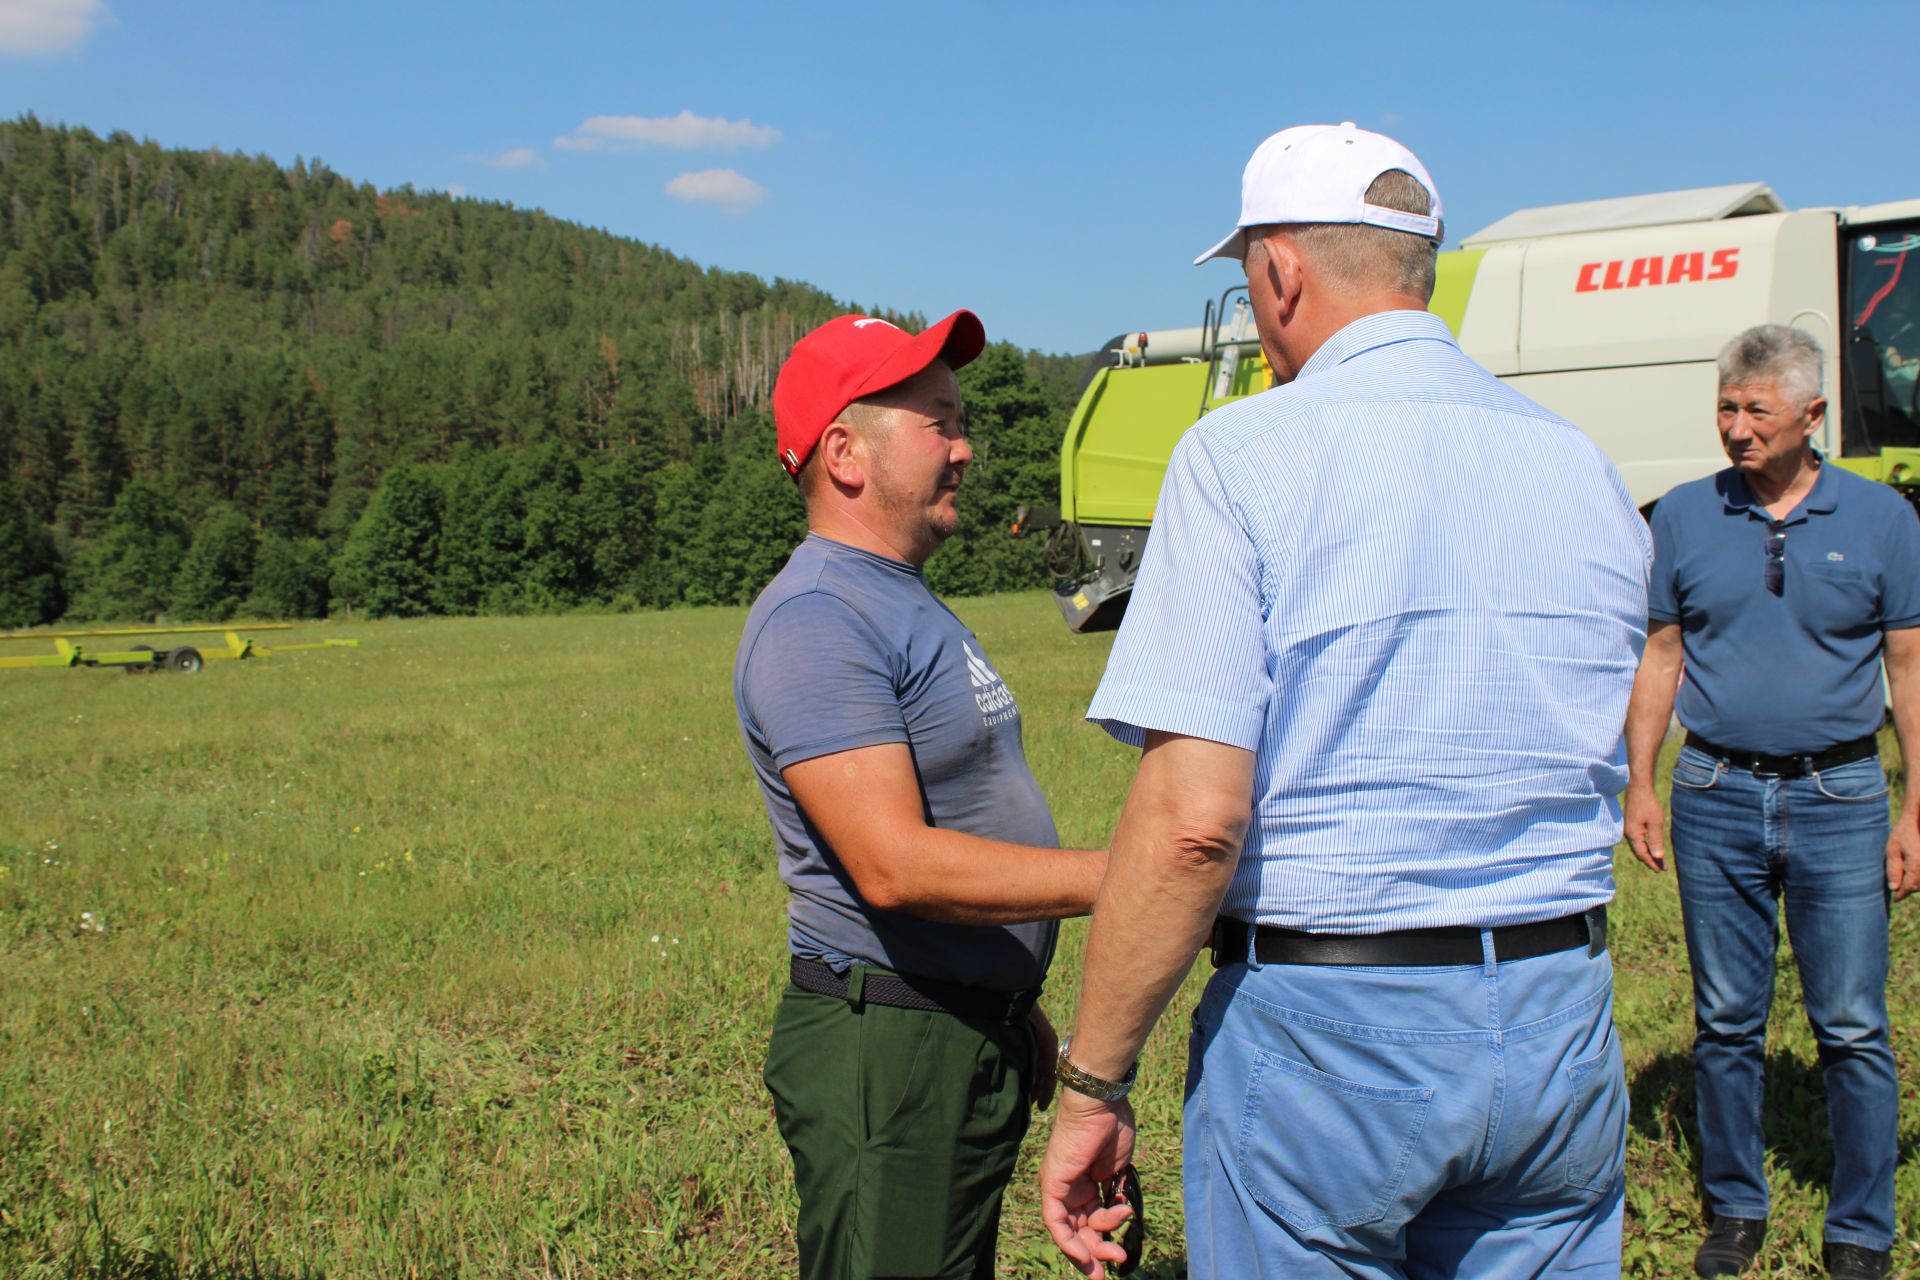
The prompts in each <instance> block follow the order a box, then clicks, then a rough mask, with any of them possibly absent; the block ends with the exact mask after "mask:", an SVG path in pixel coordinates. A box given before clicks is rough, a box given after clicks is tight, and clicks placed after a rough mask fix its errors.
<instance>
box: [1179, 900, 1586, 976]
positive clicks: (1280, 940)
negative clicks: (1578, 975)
mask: <svg viewBox="0 0 1920 1280" xmlns="http://www.w3.org/2000/svg"><path fill="white" fill-rule="evenodd" d="M1249 930H1252V932H1253V956H1254V958H1255V959H1257V960H1258V961H1259V962H1260V963H1261V964H1347V965H1368V966H1374V967H1382V968H1409V967H1413V966H1416V965H1458V964H1479V963H1480V962H1481V960H1482V959H1483V958H1484V957H1483V955H1482V953H1481V949H1480V930H1478V929H1472V928H1467V927H1453V928H1442V929H1402V930H1400V931H1399V932H1397V933H1354V934H1343V933H1308V932H1305V931H1304V930H1300V929H1282V928H1280V927H1279V926H1278V925H1271V924H1263V925H1250V924H1248V923H1247V922H1246V921H1244V920H1230V919H1228V918H1227V917H1226V916H1221V917H1220V918H1219V919H1218V920H1216V921H1214V924H1213V967H1214V968H1216V969H1218V968H1219V967H1220V966H1221V965H1222V964H1231V963H1233V962H1234V961H1237V960H1244V959H1246V957H1247V949H1248V948H1247V933H1248V931H1249ZM1492 933H1493V955H1494V959H1496V960H1525V959H1527V958H1529V957H1530V956H1545V955H1552V954H1553V953H1554V952H1556V951H1572V950H1573V949H1574V948H1576V947H1585V948H1586V950H1587V954H1588V955H1590V956H1597V955H1599V954H1600V953H1601V952H1602V951H1605V950H1606V949H1607V909H1606V908H1605V907H1595V908H1593V909H1592V910H1590V911H1584V912H1582V913H1580V914H1579V915H1575V916H1561V917H1560V918H1559V919H1557V920H1542V921H1540V922H1538V923H1536V924H1511V925H1502V926H1501V927H1500V928H1498V929H1494V930H1492Z"/></svg>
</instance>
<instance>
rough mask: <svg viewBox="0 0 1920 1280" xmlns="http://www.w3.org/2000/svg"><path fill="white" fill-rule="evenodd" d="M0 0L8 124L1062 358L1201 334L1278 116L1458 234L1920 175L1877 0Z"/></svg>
mask: <svg viewBox="0 0 1920 1280" xmlns="http://www.w3.org/2000/svg"><path fill="white" fill-rule="evenodd" d="M1187 12H1188V13H1199V14H1203V15H1205V16H1204V17H1203V18H1201V19H1195V18H1193V17H1183V16H1182V11H1181V9H1180V8H1179V7H1177V6H1174V5H1169V4H1166V3H1164V2H1163V3H1158V4H1140V5H1134V4H1122V3H1115V4H1107V5H1100V6H1091V5H1088V6H1081V5H1072V6H1069V5H1063V4H1062V5H1048V4H1044V3H1032V2H1029V3H1026V4H1002V3H976V4H973V5H966V6H961V5H938V6H936V5H913V4H898V3H896V4H852V5H836V4H830V3H819V4H814V5H774V4H765V5H746V4H735V3H729V2H727V0H701V2H699V3H686V4H676V5H671V6H666V5H657V4H645V3H628V4H612V3H594V2H590V0H574V2H568V0H556V2H555V3H550V4H546V5H538V6H536V5H530V4H529V5H512V4H505V3H485V2H476V0H469V2H468V3H463V4H458V5H454V4H435V3H407V2H406V0H388V2H387V3H384V4H371V3H362V2H361V0H335V2H333V3H329V4H324V5H323V4H312V3H299V4H296V3H292V2H291V0H246V2H245V3H229V2H227V0H193V3H190V4H182V3H157V2H156V0H0V116H6V117H12V116H16V115H19V114H21V113H24V112H28V111H31V112H33V113H35V114H36V115H38V116H39V117H40V118H41V119H42V120H43V121H46V122H50V123H51V122H62V123H70V124H84V125H87V126H90V127H91V128H93V129H96V130H98V131H101V132H107V131H110V130H113V129H125V130H127V131H128V132H130V133H133V134H135V135H138V136H145V137H150V138H153V139H155V140H156V141H159V142H162V143H164V144H167V145H170V146H182V147H201V146H219V147H222V148H224V149H227V150H231V151H246V152H251V153H265V154H267V155H270V156H273V157H275V158H276V159H279V160H282V161H291V160H292V159H293V158H294V157H295V156H307V157H319V158H322V159H324V160H325V161H326V162H327V163H328V164H329V165H330V166H332V167H333V168H334V169H335V170H337V171H338V172H340V173H343V174H345V175H347V176H349V177H352V178H354V179H356V180H361V181H369V182H373V183H375V184H377V185H379V186H383V187H385V186H395V185H399V184H402V183H412V184H413V185H414V186H416V187H422V188H427V187H435V188H451V189H454V190H456V191H464V192H466V193H468V194H471V195H474V196H482V197H487V198H490V199H499V200H507V201H511V202H512V203H514V204H516V205H520V206H523V207H538V208H543V209H545V210H547V211H548V212H549V213H551V214H553V215H555V216H557V217H561V218H566V219H570V220H573V221H578V222H583V223H588V224H591V225H594V226H600V227H605V228H608V229H609V230H612V231H614V232H617V233H619V234H622V235H628V236H633V237H636V238H638V239H641V240H646V241H650V242H653V243H657V244H661V245H664V246H665V247H667V248H668V249H671V250H672V251H674V252H676V253H678V254H681V255H683V256H685V257H688V258H691V259H693V260H694V261H696V262H699V263H702V264H704V265H712V266H719V267H726V268H730V269H736V270H744V271H752V272H755V273H758V274H761V275H764V276H776V275H777V276H784V277H787V278H789V279H799V280H806V281H808V282H810V283H812V284H815V285H818V286H820V287H821V288H823V289H825V290H827V291H828V292H830V293H832V294H834V295H835V296H837V297H840V298H844V299H847V300H848V301H850V302H852V303H855V304H857V305H860V306H878V305H885V306H890V307H894V308H898V309H901V310H912V311H919V312H921V313H922V314H924V315H926V316H927V317H929V318H930V319H931V318H937V317H939V316H941V315H944V314H946V313H947V312H948V311H951V310H952V309H954V308H955V307H961V306H966V307H971V308H973V309H974V310H976V311H978V312H979V313H980V315H981V317H982V318H983V319H984V320H985V321H986V325H987V330H988V333H989V334H990V335H991V336H993V337H996V338H1005V339H1008V340H1011V341H1013V342H1015V343H1018V344H1019V345H1021V346H1025V347H1038V348H1041V349H1043V350H1048V351H1074V352H1078V351H1087V350H1090V349H1092V348H1093V347H1094V346H1095V345H1096V344H1097V343H1099V342H1100V341H1102V340H1104V339H1106V338H1108V337H1111V336H1112V335H1113V334H1115V333H1118V332H1120V331H1122V330H1127V329H1135V328H1161V327H1168V326H1176V325H1186V324H1196V323H1198V322H1199V318H1200V311H1201V307H1202V305H1203V303H1204V302H1205V300H1206V299H1208V298H1210V297H1214V296H1217V295H1218V294H1219V292H1220V291H1221V290H1222V289H1224V288H1226V287H1227V286H1228V285H1230V284H1233V283H1235V282H1236V281H1237V279H1238V273H1237V270H1236V268H1234V267H1233V266H1231V265H1229V264H1223V263H1217V262H1216V263H1210V264H1208V265H1207V266H1206V267H1203V268H1195V267H1193V266H1191V265H1189V264H1190V263H1191V261H1192V258H1193V256H1194V255H1195V254H1196V253H1198V252H1200V251H1201V250H1202V249H1204V248H1205V247H1206V246H1207V245H1209V244H1210V243H1212V242H1213V241H1214V240H1215V239H1217V238H1218V237H1219V236H1220V235H1222V234H1224V233H1225V231H1226V230H1227V229H1229V228H1230V227H1231V225H1232V223H1233V221H1234V217H1235V215H1236V214H1237V212H1238V208H1239V179H1240V169H1241V166H1242V165H1243V164H1244V163H1245V161H1246V157H1247V155H1248V154H1249V153H1250V152H1251V151H1252V149H1253V147H1254V146H1255V145H1256V144H1257V143H1258V142H1259V141H1260V139H1261V138H1263V137H1265V136H1266V135H1267V134H1268V133H1271V132H1272V131H1274V130H1275V129H1279V128H1282V127H1285V126H1287V125H1290V124H1299V123H1308V122H1314V121H1338V120H1343V119H1350V120H1355V121H1357V122H1359V123H1360V124H1362V125H1363V126H1366V127H1369V128H1376V129H1381V130H1383V131H1386V132H1389V133H1392V134H1394V135H1395V136H1397V137H1399V138H1400V139H1401V140H1402V141H1404V142H1406V143H1407V144H1408V145H1409V146H1411V147H1412V148H1413V149H1414V150H1415V151H1416V152H1418V153H1419V154H1420V156H1421V158H1422V159H1423V160H1424V161H1425V162H1426V164H1427V167H1428V168H1429V170H1431V171H1432V173H1433V175H1434V178H1435V181H1436V182H1437V183H1438V185H1439V187H1440V192H1441V196H1442V198H1443V200H1444V202H1445V205H1446V212H1447V221H1448V225H1449V228H1450V230H1451V231H1452V232H1453V233H1454V234H1453V235H1452V236H1450V239H1451V240H1454V241H1457V240H1458V238H1459V236H1460V235H1461V234H1465V233H1468V232H1471V231H1473V230H1476V229H1478V228H1479V227H1482V226H1484V225H1486V224H1487V223H1490V222H1492V221H1493V220H1494V219H1496V218H1498V217H1500V216H1502V215H1504V214H1506V213H1508V212H1511V211H1512V210H1514V209H1516V208H1522V207H1526V206H1529V205H1538V204H1553V203H1560V202H1563V201H1569V200H1586V199H1594V198H1598V197H1602V196H1611V195H1627V194H1635V193H1641V192H1648V191H1661V190H1669V189H1672V188H1677V187H1689V186H1708V185H1714V184H1719V183H1727V182H1740V181H1765V182H1768V183H1770V184H1772V186H1773V187H1774V189H1775V190H1776V191H1778V192H1779V193H1780V195H1781V196H1782V197H1783V198H1784V199H1785V200H1786V201H1787V203H1788V204H1789V205H1791V206H1794V207H1802V206H1806V205H1820V204H1861V203H1871V202H1875V201H1880V200H1892V199H1901V198H1908V197H1914V196H1920V172H1916V170H1920V164H1916V162H1915V159H1914V157H1915V156H1916V155H1920V129H1917V128H1916V127H1915V126H1916V124H1917V123H1920V119H1917V117H1920V111H1916V109H1915V108H1914V107H1913V105H1912V101H1913V97H1912V88H1911V86H1912V84H1913V81H1914V74H1915V72H1914V68H1915V65H1916V63H1915V54H1916V50H1917V49H1920V45H1916V41H1915V37H1916V35H1920V21H1916V19H1920V9H1917V8H1916V6H1915V5H1913V4H1912V3H1907V4H1903V5H1892V4H1883V5H1848V6H1840V5H1833V6H1826V5H1818V6H1816V5H1807V4H1794V5H1788V4H1773V3H1753V4H1741V5H1733V4H1726V5H1722V4H1708V3H1695V2H1693V0H1679V2H1678V3H1667V4H1662V5H1645V4H1637V3H1635V4H1628V3H1620V4H1598V3H1583V4H1555V3H1549V2H1546V0H1542V2H1540V3H1534V4H1484V5H1451V6H1441V5H1412V4H1399V3H1375V4H1371V5H1365V4H1359V3H1353V2H1351V0H1349V2H1347V3H1327V2H1324V0H1323V2H1322V3H1318V4H1312V5H1299V4H1291V3H1276V4H1268V5H1263V6H1241V5H1232V6H1228V5H1222V6H1217V7H1214V8H1211V9H1203V8H1200V7H1195V8H1193V9H1191V10H1188V11H1187Z"/></svg>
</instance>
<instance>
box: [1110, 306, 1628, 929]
mask: <svg viewBox="0 0 1920 1280" xmlns="http://www.w3.org/2000/svg"><path fill="white" fill-rule="evenodd" d="M1651 559H1652V546H1651V542H1650V541H1649V538H1648V535H1647V529H1646V525H1645V524H1644V523H1643V522H1642V521H1641V519H1640V516H1639V514H1638V513H1637V512H1636V511H1635V510H1634V506H1633V502H1632V500H1631V499H1629V498H1628V496H1627V491H1626V487H1625V486H1624V485H1623V484H1621V482H1620V477H1619V475H1618V474H1617V473H1616V472H1615V471H1614V469H1613V466H1612V464H1610V463H1609V462H1608V461H1607V459H1606V457H1605V455H1603V454H1602V453H1601V452H1600V450H1599V449H1598V448H1596V447H1595V446H1594V444H1593V442H1592V441H1590V440H1589V439H1587V437H1586V436H1584V435H1582V434H1581V433H1580V432H1579V431H1577V430H1575V429H1574V428H1573V427H1571V426H1570V425H1568V424H1567V423H1566V422H1564V421H1562V420H1561V419H1559V418H1557V417H1555V416H1554V415H1552V414H1551V413H1548V412H1547V411H1546V410H1545V409H1542V408H1541V407H1540V406H1539V405H1536V404H1534V403H1533V402H1532V401H1530V400H1528V399H1526V398H1525V397H1523V396H1521V395H1520V394H1519V393H1518V392H1515V391H1513V390H1511V389H1510V388H1508V387H1507V386H1506V385H1504V384H1503V383H1501V382H1500V381H1499V380H1498V379H1496V378H1495V377H1493V376H1492V375H1491V374H1489V373H1487V372H1486V371H1485V370H1483V369H1481V368H1480V367H1479V366H1478V365H1476V364H1474V363H1473V362H1472V361H1470V360H1468V359H1467V357H1466V356H1465V355H1464V354H1462V353H1461V351H1460V348H1459V347H1458V346H1457V345H1455V343H1454V341H1453V339H1452V337H1451V336H1450V335H1449V334H1448V332H1447V329H1446V326H1445V324H1443V323H1442V322H1441V321H1440V320H1439V319H1438V318H1436V317H1434V316H1432V315H1429V314H1428V313H1426V312H1422V311H1389V312H1383V313H1379V314H1375V315H1370V316H1365V317H1363V318H1361V319H1359V320H1356V321H1354V322H1353V323H1352V324H1349V325H1347V326H1346V327H1345V328H1344V329H1341V330H1340V331H1339V332H1338V333H1337V334H1335V335H1334V336H1333V337H1332V338H1331V339H1330V340H1329V341H1328V342H1327V343H1326V345H1325V346H1323V347H1321V348H1320V350H1319V351H1318V352H1316V353H1315V354H1314V356H1313V358H1312V359H1311V360H1309V361H1307V363H1306V365H1305V366H1304V367H1303V368H1302V369H1301V371H1300V376H1299V377H1298V378H1296V379H1295V380H1294V381H1293V382H1292V383H1290V384H1288V385H1286V386H1283V387H1277V388H1275V389H1274V390H1271V391H1268V392H1265V393H1264V394H1261V395H1258V396H1254V397H1251V398H1249V399H1247V400H1242V401H1239V402H1237V403H1235V404H1232V405H1228V406H1226V407H1224V408H1221V409H1218V410H1216V411H1214V412H1213V413H1211V414H1208V415H1207V416H1206V417H1205V418H1204V419H1202V420H1201V421H1200V422H1199V423H1198V424H1197V425H1195V426H1194V427H1193V428H1191V429H1190V430H1189V431H1188V432H1187V433H1186V434H1185V435H1184V436H1183V437H1182V438H1181V440H1180V443H1179V445H1178V446H1177V447H1176V448H1175V449H1174V452H1173V458H1172V461H1171V462H1170V463H1169V464H1168V467H1167V476H1166V480H1165V482H1164V483H1163V486H1162V488H1161V491H1160V502H1159V508H1158V510H1157V511H1156V513H1155V516H1154V527H1153V534H1152V536H1151V537H1150V538H1149V539H1148V542H1147V549H1146V555H1145V558H1144V560H1143V562H1142V564H1141V569H1140V577H1139V580H1138V582H1137V583H1136V584H1135V586H1134V589H1133V599H1132V602H1131V604H1130V605H1129V606H1128V609H1127V616H1126V620H1125V621H1124V622H1123V623H1122V625H1121V628H1120V634H1119V636H1118V638H1117V639H1116V641H1115V643H1114V647H1113V653H1112V656H1111V657H1110V658H1109V659H1108V662H1107V670H1106V675H1105V677H1104V678H1103V679H1102V680H1101V682H1100V688H1099V690H1098V692H1096V693H1095V695H1094V698H1093V705H1092V706H1091V707H1089V708H1088V711H1087V718H1088V719H1090V720H1092V721H1094V722H1095V723H1097V724H1099V725H1101V726H1102V727H1104V728H1105V729H1106V730H1107V731H1108V732H1109V733H1112V734H1113V735H1114V736H1115V737H1117V738H1119V739H1120V740H1122V741H1124V742H1128V743H1132V744H1134V745H1139V744H1140V743H1141V741H1142V740H1143V738H1144V736H1145V731H1146V730H1148V729H1158V730H1164V731H1167V732H1171V733H1178V734H1183V735H1186V736H1189V737H1198V738H1206V739H1209V740H1211V741H1215V742H1223V743H1227V744H1230V745H1232V746H1237V747H1242V748H1245V749H1246V750H1249V751H1252V752H1255V753H1256V762H1255V771H1254V787H1253V802H1254V812H1253V822H1252V825H1251V827H1250V828H1249V831H1248V834H1247V840H1246V844H1245V847H1244V851H1243V852H1242V854H1241V858H1240V864H1239V867H1238V869H1237V870H1236V872H1235V874H1234V879H1233V884H1232V886H1231V887H1230V888H1229V889H1228V892H1227V897H1226V902H1225V904H1224V906H1223V908H1222V910H1223V912H1224V913H1225V914H1227V915H1230V916H1233V917H1235V918H1238V919H1242V920H1255V921H1259V922H1261V923H1265V924H1278V925H1285V926H1287V927H1290V928H1296V929H1312V930H1316V931H1321V932H1328V933H1378V932H1383V931H1386V930H1392V929H1412V928H1426V927H1431V926H1439V925H1472V926H1476V927H1481V928H1487V927H1492V926H1497V925H1503V924H1518V923H1523V922H1527V921H1533V920H1545V919H1551V918H1553V917H1555V916H1561V915H1568V914H1571V913H1573V912H1576V911H1581V910H1584V909H1586V908H1587V907H1590V906H1594V905H1597V904H1599V903H1603V902H1606V901H1607V900H1608V899H1610V898H1611V897H1612V896H1613V875H1612V870H1611V866H1612V858H1611V848H1612V846H1613V844H1614V843H1615V842H1616V841H1617V840H1618V839H1619V838H1620V810H1619V807H1618V804H1617V802H1616V799H1615V797H1616V796H1617V795H1618V794H1619V792H1620V791H1621V790H1622V789H1623V788H1624V787H1625V786H1626V780H1627V771H1626V753H1625V747H1624V744H1623V742H1622V738H1621V729H1622V725H1623V724H1624V722H1625V719H1626V710H1627V695H1628V693H1629V692H1630V691H1631V689H1632V687H1633V676H1634V671H1635V669H1636V667H1637V666H1638V665H1639V660H1640V651H1641V649H1642V648H1643V647H1644V645H1645V643H1646V626H1647V577H1648V571H1649V566H1650V563H1651Z"/></svg>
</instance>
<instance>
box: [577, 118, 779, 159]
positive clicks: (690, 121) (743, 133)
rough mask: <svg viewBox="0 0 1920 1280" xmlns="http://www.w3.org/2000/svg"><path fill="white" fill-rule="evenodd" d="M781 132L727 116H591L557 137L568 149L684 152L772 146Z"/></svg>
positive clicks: (765, 125)
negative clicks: (661, 149) (667, 148)
mask: <svg viewBox="0 0 1920 1280" xmlns="http://www.w3.org/2000/svg"><path fill="white" fill-rule="evenodd" d="M778 141H780V131H779V130H778V129H776V128H774V127H773V126H772V125H770V124H755V123H754V122H753V121H751V120H728V119H726V118H725V117H723V116H697V115H695V114H693V112H691V111H682V112H681V113H680V114H679V115H677V116H588V117H587V118H586V119H585V120H582V121H581V122H580V127H579V128H578V129H575V130H574V131H573V132H572V133H569V134H563V135H562V136H560V137H558V138H555V139H554V140H553V145H554V146H556V147H560V148H562V149H563V150H567V151H598V150H600V149H601V148H603V147H673V148H675V149H676V150H680V151H700V150H716V151H733V150H736V149H737V148H740V147H770V146H772V145H773V144H774V143H776V142H778Z"/></svg>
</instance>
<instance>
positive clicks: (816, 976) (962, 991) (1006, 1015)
mask: <svg viewBox="0 0 1920 1280" xmlns="http://www.w3.org/2000/svg"><path fill="white" fill-rule="evenodd" d="M792 959H793V967H792V976H793V985H794V986H796V987H798V988H800V990H802V991H811V992H813V993H814V994H815V995H821V996H832V997H833V998H834V999H836V1000H845V1001H846V1002H847V1003H849V1004H852V1005H855V1006H856V1007H857V1006H859V1005H862V1004H884V1005H887V1006H889V1007H890V1008H894V1009H921V1010H924V1011H926V1012H927V1013H950V1014H953V1015H954V1016H955V1017H960V1018H986V1019H988V1020H990V1021H993V1022H1019V1021H1021V1020H1023V1019H1024V1018H1025V1017H1026V1016H1027V1014H1029V1013H1031V1012H1032V1011H1033V1006H1034V1004H1035V1003H1036V1002H1037V1001H1038V1000H1039V999H1040V988H1038V987H1033V988H1030V989H1029V990H1026V991H988V990H987V989H986V988H984V987H963V986H961V985H960V984H959V983H957V982H939V981H936V980H935V979H933V978H921V977H917V976H915V975H913V974H910V973H877V972H874V971H872V970H862V971H861V972H860V974H859V975H858V981H857V982H856V981H855V976H854V975H853V974H852V973H836V972H834V970H833V968H832V967H831V966H829V965H825V964H822V963H821V962H820V961H818V960H804V959H802V958H801V957H799V956H794V957H792Z"/></svg>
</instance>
